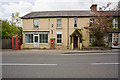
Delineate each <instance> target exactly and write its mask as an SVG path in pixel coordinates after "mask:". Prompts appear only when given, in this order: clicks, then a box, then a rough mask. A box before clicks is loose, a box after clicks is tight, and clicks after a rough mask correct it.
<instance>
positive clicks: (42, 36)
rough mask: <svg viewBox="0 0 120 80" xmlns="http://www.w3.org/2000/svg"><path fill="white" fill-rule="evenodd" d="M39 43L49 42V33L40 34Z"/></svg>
mask: <svg viewBox="0 0 120 80" xmlns="http://www.w3.org/2000/svg"><path fill="white" fill-rule="evenodd" d="M39 43H48V34H39Z"/></svg>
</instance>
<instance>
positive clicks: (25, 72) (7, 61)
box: [1, 49, 119, 78]
mask: <svg viewBox="0 0 120 80" xmlns="http://www.w3.org/2000/svg"><path fill="white" fill-rule="evenodd" d="M87 52H88V53H87ZM93 52H98V53H93ZM108 52H110V53H108ZM66 53H67V54H66ZM68 53H69V54H68ZM1 65H2V76H3V77H4V78H117V77H118V65H119V63H118V52H117V50H109V51H107V50H106V51H104V52H103V51H101V53H100V51H79V50H37V49H32V50H2V64H1Z"/></svg>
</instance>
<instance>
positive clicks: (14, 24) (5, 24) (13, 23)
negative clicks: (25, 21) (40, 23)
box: [2, 12, 22, 39]
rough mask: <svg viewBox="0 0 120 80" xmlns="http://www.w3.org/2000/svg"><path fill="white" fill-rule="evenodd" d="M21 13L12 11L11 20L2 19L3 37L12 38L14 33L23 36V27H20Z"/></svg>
mask: <svg viewBox="0 0 120 80" xmlns="http://www.w3.org/2000/svg"><path fill="white" fill-rule="evenodd" d="M19 24H20V18H19V13H18V12H16V13H12V16H11V20H9V21H8V20H2V38H3V39H9V38H10V39H11V38H12V35H15V34H18V35H20V36H21V38H22V27H20V25H19Z"/></svg>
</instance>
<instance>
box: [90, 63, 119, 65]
mask: <svg viewBox="0 0 120 80" xmlns="http://www.w3.org/2000/svg"><path fill="white" fill-rule="evenodd" d="M91 64H92V65H104V64H115V65H118V64H120V63H91Z"/></svg>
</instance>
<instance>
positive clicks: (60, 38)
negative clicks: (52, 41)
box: [57, 34, 62, 43]
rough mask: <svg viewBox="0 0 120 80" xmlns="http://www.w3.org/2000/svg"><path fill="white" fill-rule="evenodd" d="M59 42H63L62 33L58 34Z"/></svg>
mask: <svg viewBox="0 0 120 80" xmlns="http://www.w3.org/2000/svg"><path fill="white" fill-rule="evenodd" d="M57 43H62V34H57Z"/></svg>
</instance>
